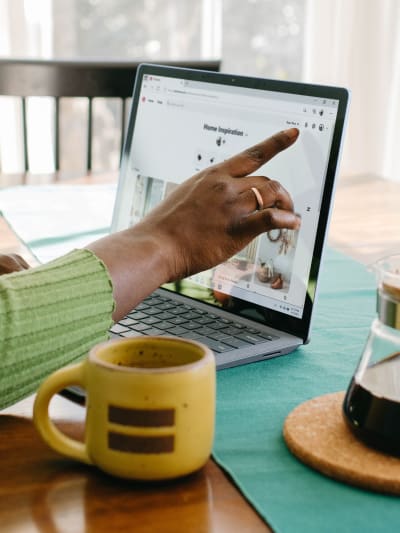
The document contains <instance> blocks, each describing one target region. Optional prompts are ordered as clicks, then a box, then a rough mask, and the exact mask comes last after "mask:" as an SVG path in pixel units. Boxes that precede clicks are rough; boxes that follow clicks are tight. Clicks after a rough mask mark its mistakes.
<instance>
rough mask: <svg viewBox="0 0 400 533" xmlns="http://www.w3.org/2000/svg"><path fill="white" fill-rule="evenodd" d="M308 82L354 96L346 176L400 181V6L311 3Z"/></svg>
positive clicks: (357, 0)
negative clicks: (339, 88)
mask: <svg viewBox="0 0 400 533" xmlns="http://www.w3.org/2000/svg"><path fill="white" fill-rule="evenodd" d="M306 20H307V26H306V28H305V35H306V38H305V58H304V79H305V81H311V82H317V83H324V84H333V85H338V84H339V85H343V86H345V87H347V88H349V89H350V90H351V93H352V98H351V104H350V116H349V123H348V130H347V135H346V141H345V150H344V153H343V162H342V167H341V168H342V175H351V174H352V175H357V174H364V175H365V174H372V175H378V176H382V177H385V178H388V179H391V180H396V181H400V1H399V0H308V3H307V17H306Z"/></svg>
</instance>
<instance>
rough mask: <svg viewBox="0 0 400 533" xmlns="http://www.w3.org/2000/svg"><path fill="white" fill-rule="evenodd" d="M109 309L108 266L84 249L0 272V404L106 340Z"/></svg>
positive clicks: (25, 392) (21, 394) (15, 398)
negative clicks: (21, 269) (19, 269)
mask: <svg viewBox="0 0 400 533" xmlns="http://www.w3.org/2000/svg"><path fill="white" fill-rule="evenodd" d="M112 310H113V299H112V289H111V283H110V280H109V278H108V274H107V271H106V270H105V268H104V266H103V265H102V264H101V263H100V261H98V259H97V258H96V257H94V256H93V254H91V253H90V252H88V251H86V250H77V251H75V252H72V253H71V254H68V255H67V256H64V257H63V258H60V259H58V260H56V261H53V262H51V263H48V264H47V265H42V266H40V267H37V268H35V269H31V270H27V271H24V272H17V273H15V274H8V275H4V276H0V409H1V408H4V407H6V406H7V405H9V404H11V403H14V402H16V401H18V400H20V399H22V398H23V397H24V396H27V395H28V394H31V393H32V392H34V391H35V390H36V389H37V387H38V385H39V384H40V382H41V381H42V380H43V379H44V377H45V376H47V375H48V374H50V373H51V372H53V371H54V370H56V369H57V368H60V367H61V366H64V365H66V364H68V363H71V362H73V361H76V360H78V359H80V358H82V357H84V356H85V355H87V352H88V350H89V348H90V347H91V346H92V345H94V344H96V343H98V342H100V341H104V340H106V339H107V337H108V334H107V330H108V328H109V327H110V326H111V323H112V320H111V313H112Z"/></svg>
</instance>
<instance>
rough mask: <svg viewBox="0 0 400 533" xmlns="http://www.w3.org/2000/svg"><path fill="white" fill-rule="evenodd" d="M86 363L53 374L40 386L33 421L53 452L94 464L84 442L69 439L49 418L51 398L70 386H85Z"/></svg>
mask: <svg viewBox="0 0 400 533" xmlns="http://www.w3.org/2000/svg"><path fill="white" fill-rule="evenodd" d="M84 364H85V362H82V363H78V364H76V365H71V366H67V367H65V368H61V369H60V370H57V371H56V372H54V373H53V374H51V375H50V376H49V377H48V378H47V379H46V380H45V381H44V382H43V383H42V385H41V386H40V388H39V390H38V392H37V395H36V398H35V403H34V406H33V421H34V423H35V426H36V429H37V430H38V431H39V433H40V435H41V436H42V438H43V440H44V441H45V442H46V443H47V444H48V445H49V446H50V447H51V448H53V450H56V451H57V452H59V453H61V454H62V455H66V456H67V457H70V458H71V459H76V460H78V461H82V462H83V463H87V464H92V461H91V460H90V458H89V455H88V452H87V449H86V445H85V444H84V443H83V442H80V441H78V440H75V439H72V438H70V437H67V436H66V435H64V433H62V432H61V431H60V430H59V429H58V428H57V427H56V426H55V425H54V424H53V422H52V421H51V420H50V418H49V403H50V400H51V398H52V397H53V396H54V395H55V394H57V392H59V391H60V390H62V389H64V388H66V387H68V386H69V385H79V386H81V387H82V388H84V386H85V378H84V372H83V371H84Z"/></svg>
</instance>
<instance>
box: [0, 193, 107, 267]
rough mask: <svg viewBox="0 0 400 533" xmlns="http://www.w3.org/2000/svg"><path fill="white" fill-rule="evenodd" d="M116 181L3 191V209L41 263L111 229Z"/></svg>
mask: <svg viewBox="0 0 400 533" xmlns="http://www.w3.org/2000/svg"><path fill="white" fill-rule="evenodd" d="M115 193H116V185H115V184H101V185H34V186H18V187H11V188H8V189H4V190H1V191H0V210H1V211H2V212H3V213H4V215H5V217H6V218H7V220H8V221H9V223H10V224H11V225H12V227H13V228H14V230H15V231H16V232H17V234H18V235H19V236H20V237H21V238H22V240H23V241H25V242H26V244H27V245H28V246H29V247H30V248H31V249H32V250H33V252H34V253H35V255H36V256H37V257H38V259H39V260H40V261H41V262H47V261H49V260H51V259H54V258H55V257H58V256H60V255H62V254H64V253H67V252H69V251H70V250H72V249H74V248H80V247H82V246H85V245H86V244H88V242H90V241H93V240H95V239H97V238H99V237H101V236H102V235H105V234H107V233H108V232H109V227H110V224H111V218H112V210H113V206H114V200H115Z"/></svg>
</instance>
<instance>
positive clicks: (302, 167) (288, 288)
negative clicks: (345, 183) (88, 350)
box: [110, 64, 349, 369]
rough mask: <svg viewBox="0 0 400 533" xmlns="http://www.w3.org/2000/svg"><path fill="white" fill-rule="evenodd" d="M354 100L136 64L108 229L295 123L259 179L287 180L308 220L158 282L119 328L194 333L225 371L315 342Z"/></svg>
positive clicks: (121, 331) (319, 89)
mask: <svg viewBox="0 0 400 533" xmlns="http://www.w3.org/2000/svg"><path fill="white" fill-rule="evenodd" d="M348 101H349V94H348V91H347V90H346V89H344V88H338V87H330V86H321V85H311V84H305V83H293V82H289V81H277V80H269V79H260V78H253V77H244V76H237V75H229V74H223V73H218V72H207V71H200V70H191V69H186V68H178V67H169V66H162V65H154V64H151V65H150V64H142V65H140V66H139V69H138V71H137V75H136V81H135V87H134V92H133V98H132V107H131V112H130V118H129V123H128V128H127V134H126V140H125V145H124V149H123V154H122V160H121V170H120V177H119V183H118V189H117V196H116V201H115V208H114V214H113V221H112V228H111V231H112V232H115V231H119V230H123V229H126V228H128V227H130V226H131V225H133V224H135V223H137V222H138V221H140V220H141V218H142V217H143V216H145V215H146V213H148V212H149V211H150V210H151V209H152V208H153V207H154V206H155V205H157V203H158V202H160V201H161V200H162V199H163V198H165V197H166V196H167V195H168V194H169V193H170V192H171V191H172V190H173V189H174V188H175V187H176V186H177V185H178V184H179V183H182V182H183V181H184V180H185V179H186V178H188V177H190V176H192V175H193V174H195V173H197V172H199V171H200V170H201V169H203V168H205V167H207V166H209V165H213V164H215V163H218V162H220V161H223V160H225V159H227V158H228V157H230V156H232V155H234V154H236V153H238V152H240V151H242V150H244V149H245V148H248V147H250V146H252V145H253V144H256V143H258V142H260V141H261V140H263V139H264V138H266V137H268V136H270V135H273V134H274V133H275V132H277V131H280V130H283V129H286V128H290V127H297V128H299V130H300V136H299V138H298V140H297V141H296V143H295V144H294V145H293V146H291V147H290V148H289V149H287V150H285V151H284V152H282V153H281V154H279V155H277V156H276V157H275V158H273V159H272V160H271V161H270V162H268V163H267V164H266V165H265V166H263V167H262V168H261V169H260V170H258V171H257V175H266V176H269V177H273V178H275V179H277V180H279V181H280V182H281V183H282V185H283V186H284V187H285V188H286V189H287V190H288V191H289V193H290V194H291V196H292V198H293V201H294V206H295V211H296V212H297V213H299V214H300V215H301V218H302V224H301V227H300V229H299V230H285V229H283V230H280V229H279V230H276V229H275V230H271V231H268V232H267V233H264V234H262V235H260V236H259V237H257V238H256V239H255V240H254V241H253V242H251V243H250V244H249V245H248V246H247V247H246V248H245V249H244V250H242V251H241V252H239V253H238V254H237V255H235V256H234V257H232V258H230V259H229V260H228V261H226V262H225V263H223V264H221V265H218V266H216V267H215V268H213V269H211V270H209V271H206V272H201V273H199V274H196V275H194V276H191V277H189V278H186V279H182V280H180V281H177V282H175V283H169V284H166V285H165V286H162V287H160V288H159V289H158V290H156V291H155V292H154V293H153V294H152V295H150V296H149V297H148V298H147V299H146V300H144V301H143V302H142V303H140V304H139V305H138V306H137V307H136V308H135V309H133V310H132V312H130V313H128V315H127V316H126V317H125V318H124V319H122V320H121V321H120V322H119V323H117V324H115V325H114V326H113V327H112V328H111V330H110V333H111V336H112V337H132V336H138V335H174V336H179V337H184V338H188V339H194V340H198V341H199V342H203V343H205V344H207V345H208V346H210V348H211V349H212V350H213V351H214V353H215V356H216V363H217V368H219V369H221V368H226V367H232V366H235V365H240V364H245V363H250V362H254V361H259V360H263V359H269V358H271V357H276V356H279V355H283V354H287V353H290V352H293V351H294V350H295V349H296V348H298V347H299V346H301V345H303V344H305V343H307V342H309V340H310V331H311V324H312V317H313V311H314V308H315V302H316V295H317V285H318V283H317V282H318V276H319V273H320V270H321V264H322V255H323V249H324V241H325V237H326V234H327V228H328V223H329V216H330V212H331V207H332V198H333V194H334V187H335V177H336V175H337V172H338V168H339V156H340V153H341V147H342V142H343V132H344V127H345V122H346V115H347V109H348ZM244 179H245V178H244Z"/></svg>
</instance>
